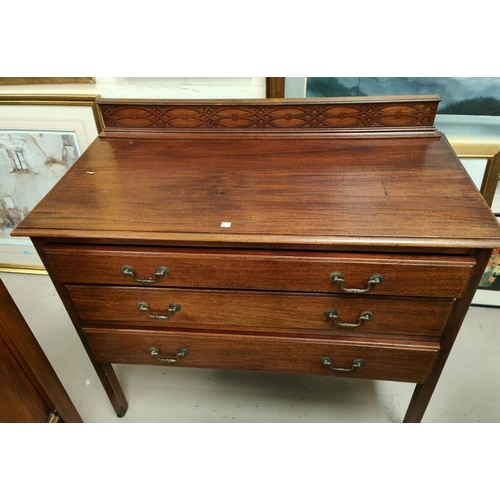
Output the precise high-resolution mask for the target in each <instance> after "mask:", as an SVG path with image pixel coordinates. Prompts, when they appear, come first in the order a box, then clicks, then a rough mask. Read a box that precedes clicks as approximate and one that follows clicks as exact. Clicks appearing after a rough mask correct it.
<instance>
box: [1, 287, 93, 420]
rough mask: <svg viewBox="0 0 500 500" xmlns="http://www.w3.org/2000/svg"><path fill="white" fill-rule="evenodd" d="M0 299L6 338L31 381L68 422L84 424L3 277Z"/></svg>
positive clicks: (3, 333)
mask: <svg viewBox="0 0 500 500" xmlns="http://www.w3.org/2000/svg"><path fill="white" fill-rule="evenodd" d="M0 299H1V300H0V328H1V329H2V337H3V338H4V340H5V342H6V343H7V344H8V346H9V348H10V349H11V351H12V352H13V354H14V356H15V357H16V359H17V361H18V363H19V364H20V365H21V366H22V368H23V370H24V372H25V373H26V375H27V376H28V378H29V379H30V381H31V383H32V384H33V385H34V386H35V387H36V388H37V390H38V392H39V394H40V396H41V397H42V399H43V400H44V401H45V403H46V404H47V406H48V407H49V408H51V409H52V410H53V411H55V412H56V413H57V414H58V415H60V416H61V418H62V419H63V421H64V422H67V423H82V422H83V421H82V418H81V417H80V415H79V414H78V411H77V410H76V408H75V406H74V405H73V403H72V401H71V399H70V397H69V395H68V393H67V392H66V389H65V388H64V386H63V385H62V383H61V381H60V380H59V378H58V376H57V374H56V372H55V371H54V369H53V367H52V365H51V364H50V362H49V360H48V359H47V356H46V355H45V353H44V352H43V350H42V348H41V346H40V344H39V343H38V341H37V340H36V338H35V337H34V335H33V333H32V331H31V329H30V328H29V326H28V324H27V323H26V320H25V319H24V317H23V315H22V314H21V312H20V311H19V309H18V307H17V305H16V303H15V302H14V300H13V299H12V297H11V295H10V293H9V292H8V290H7V288H6V287H5V285H4V283H3V282H2V281H1V280H0Z"/></svg>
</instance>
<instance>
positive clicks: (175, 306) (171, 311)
mask: <svg viewBox="0 0 500 500" xmlns="http://www.w3.org/2000/svg"><path fill="white" fill-rule="evenodd" d="M137 308H138V309H139V311H144V312H145V313H146V314H147V315H148V317H150V318H151V319H170V318H171V317H172V316H173V314H174V313H176V312H178V311H180V310H181V306H180V305H179V304H174V303H172V304H170V305H169V306H168V309H167V314H166V315H165V314H151V313H150V312H149V306H148V304H147V303H146V302H137Z"/></svg>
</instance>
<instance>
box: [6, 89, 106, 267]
mask: <svg viewBox="0 0 500 500" xmlns="http://www.w3.org/2000/svg"><path fill="white" fill-rule="evenodd" d="M98 97H99V96H97V95H6V94H4V95H1V94H0V272H16V273H32V274H44V273H45V272H46V271H45V268H44V267H43V264H42V262H41V260H40V259H39V257H38V255H37V253H36V251H35V249H34V247H33V245H32V244H31V241H30V240H29V238H14V237H12V236H11V235H10V233H11V231H12V230H13V229H14V228H15V227H16V226H17V224H19V222H20V221H21V220H22V219H23V218H24V217H25V216H26V215H27V214H28V213H29V211H30V210H31V209H33V207H34V206H35V205H36V204H37V203H38V202H39V201H40V200H41V199H42V198H43V196H45V195H46V194H47V193H48V192H49V191H50V189H52V187H53V186H54V185H55V184H56V183H57V182H58V180H59V179H60V178H61V177H62V176H63V175H64V173H65V172H66V171H67V170H68V169H69V168H71V166H72V164H73V163H74V162H75V161H76V159H78V157H79V156H81V154H82V153H83V152H84V151H85V149H87V147H88V146H89V145H90V144H91V143H92V141H93V140H94V139H95V138H96V137H97V135H98V134H99V133H100V132H101V131H102V128H103V125H102V117H101V115H100V111H99V107H98V106H97V103H96V101H97V99H98Z"/></svg>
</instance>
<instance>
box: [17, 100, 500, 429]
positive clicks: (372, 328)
mask: <svg viewBox="0 0 500 500" xmlns="http://www.w3.org/2000/svg"><path fill="white" fill-rule="evenodd" d="M438 101H439V98H438V97H437V96H423V97H408V96H405V97H391V98H354V99H350V100H342V99H327V100H325V99H308V100H274V99H271V100H258V101H232V100H231V101H177V102H171V101H156V102H151V101H119V102H118V101H113V100H102V101H101V102H100V103H99V105H100V109H101V112H102V116H103V121H104V126H105V127H104V131H103V132H102V133H101V134H100V136H99V138H98V139H96V141H95V142H94V143H93V144H92V145H91V146H90V147H89V148H88V149H87V151H86V152H85V153H84V154H83V156H82V157H81V158H80V159H79V160H78V161H77V163H76V164H75V165H74V166H73V167H72V168H71V169H70V170H69V171H68V173H67V174H66V175H65V176H64V177H63V179H62V180H61V181H60V182H59V183H58V184H57V185H56V186H55V188H54V189H53V190H52V191H51V192H50V193H49V194H48V195H47V196H46V197H45V198H44V199H43V200H42V202H41V203H40V204H39V205H38V206H37V207H36V208H35V209H34V210H33V211H32V212H31V213H30V214H29V215H28V217H27V218H26V219H25V220H24V221H23V222H22V223H21V224H20V225H19V226H18V228H17V230H16V231H15V234H17V235H20V236H30V237H31V238H32V240H33V242H34V244H35V246H36V248H37V250H38V252H39V254H40V256H41V258H42V260H43V262H44V264H45V266H46V268H47V270H48V272H49V274H50V276H51V278H52V280H53V282H54V284H55V286H56V288H57V290H58V292H59V293H60V295H61V298H62V300H63V302H64V304H65V306H66V308H67V310H68V313H69V314H70V316H71V318H72V320H73V322H74V324H75V326H76V329H77V331H78V333H79V335H80V337H81V340H82V342H83V344H84V346H85V348H86V350H87V352H88V354H89V356H90V359H91V361H92V362H93V364H94V366H95V368H96V370H97V372H98V374H99V377H100V379H101V381H102V383H103V385H104V388H105V389H106V391H107V394H108V396H109V397H110V400H111V403H112V405H113V407H114V409H115V411H116V413H117V415H118V416H123V415H124V414H125V412H126V409H127V402H126V399H125V396H124V394H123V392H122V390H121V388H120V384H119V382H118V380H117V379H116V376H115V374H114V372H113V368H112V364H113V363H137V364H155V365H161V366H165V365H173V364H175V366H190V367H200V368H206V367H211V368H225V369H237V370H264V371H276V372H284V373H291V374H292V373H305V374H314V375H326V376H344V377H345V376H347V377H360V378H370V379H381V380H395V381H404V382H412V383H415V384H417V385H416V389H415V393H414V396H413V399H412V401H411V403H410V407H409V409H408V412H407V415H406V417H405V421H407V422H418V421H420V420H421V418H422V416H423V414H424V412H425V409H426V407H427V404H428V402H429V400H430V397H431V395H432V392H433V390H434V387H435V386H436V383H437V381H438V379H439V376H440V374H441V371H442V369H443V367H444V365H445V362H446V358H447V356H448V354H449V352H450V350H451V347H452V345H453V342H454V340H455V337H456V335H457V333H458V331H459V329H460V326H461V324H462V321H463V319H464V316H465V314H466V311H467V308H468V306H469V304H470V301H471V299H472V297H473V294H474V292H475V289H476V288H477V285H478V283H479V280H480V278H481V276H482V274H483V270H484V268H485V266H486V263H487V260H488V258H489V255H490V254H491V250H492V249H493V248H494V247H495V246H498V245H499V244H500V228H499V226H498V223H497V222H496V219H495V217H494V216H493V214H492V213H491V211H490V210H489V208H488V206H487V204H486V203H485V202H484V200H483V199H482V197H481V195H480V193H479V192H478V191H477V190H476V188H475V187H474V185H473V183H472V181H471V180H470V178H469V177H468V175H467V173H466V172H465V170H464V169H463V167H462V166H461V164H460V162H459V160H458V159H457V157H456V156H455V154H454V153H453V151H452V149H451V147H450V146H449V144H448V142H447V140H446V138H445V137H444V136H443V135H442V134H440V133H439V132H438V131H436V130H435V128H434V126H433V122H434V116H435V112H436V109H437V104H438Z"/></svg>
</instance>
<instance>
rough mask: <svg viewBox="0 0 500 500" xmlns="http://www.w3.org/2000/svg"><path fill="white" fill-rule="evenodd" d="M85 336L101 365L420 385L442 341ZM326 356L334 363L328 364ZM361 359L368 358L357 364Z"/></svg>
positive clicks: (133, 333) (130, 333) (101, 331)
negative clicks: (289, 374) (360, 379)
mask: <svg viewBox="0 0 500 500" xmlns="http://www.w3.org/2000/svg"><path fill="white" fill-rule="evenodd" d="M85 335H86V337H87V339H88V341H89V343H90V345H91V347H92V349H93V351H94V354H95V355H96V357H97V359H98V361H100V362H101V363H123V364H143V365H160V366H189V367H198V368H218V369H231V370H257V371H269V372H281V373H302V374H310V375H337V376H343V377H346V376H347V377H356V378H368V379H377V380H394V381H401V382H414V383H420V384H423V383H425V382H426V380H427V377H428V375H429V373H430V371H431V369H432V367H433V365H434V361H435V359H436V356H437V353H438V351H439V343H437V342H402V341H399V342H392V341H391V342H389V341H386V342H381V341H379V342H374V341H372V340H355V341H354V340H323V339H304V338H283V337H269V336H265V337H264V336H260V335H251V334H246V335H242V334H228V333H224V334H217V333H195V332H188V333H179V332H173V331H172V332H169V331H163V332H161V333H160V332H150V331H144V330H127V329H123V330H122V329H120V330H118V329H105V328H95V329H88V330H85ZM181 350H184V351H181ZM177 353H180V355H177ZM159 358H161V359H159ZM324 358H328V359H329V360H330V361H328V359H327V360H326V362H325V359H324ZM162 360H166V361H162ZM355 360H362V362H356V363H355ZM329 363H331V364H329ZM356 364H357V365H360V366H358V367H356V366H355V365H356ZM332 368H337V369H341V370H343V371H339V370H333V369H332ZM347 370H349V371H347ZM350 370H352V371H350Z"/></svg>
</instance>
